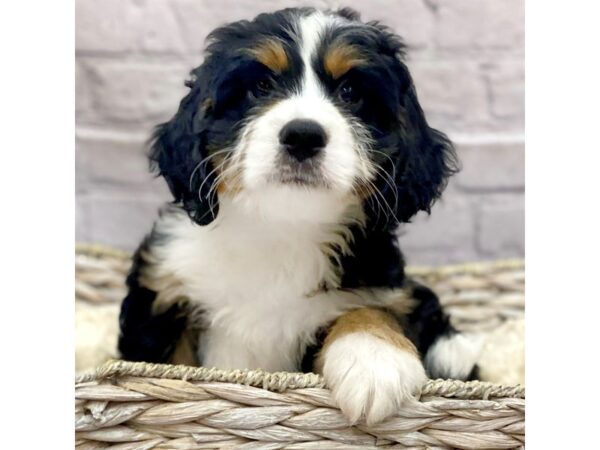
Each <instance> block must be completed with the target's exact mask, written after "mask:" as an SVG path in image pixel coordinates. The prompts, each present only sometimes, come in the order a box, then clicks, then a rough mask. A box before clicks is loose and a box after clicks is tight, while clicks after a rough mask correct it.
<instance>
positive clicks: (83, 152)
mask: <svg viewBox="0 0 600 450" xmlns="http://www.w3.org/2000/svg"><path fill="white" fill-rule="evenodd" d="M146 154H147V145H146V141H144V140H138V139H133V138H132V139H112V140H111V139H97V140H94V139H89V138H87V139H82V138H79V139H77V140H76V155H77V157H76V160H80V161H82V164H81V166H83V167H80V168H79V170H78V171H80V172H83V174H84V175H85V180H86V183H87V188H86V191H88V192H92V193H98V192H102V193H103V194H104V195H107V194H111V195H116V196H129V197H131V196H133V195H137V194H141V195H145V196H150V195H152V196H156V197H157V198H162V199H164V200H168V199H169V194H168V189H167V186H166V183H165V181H164V180H163V179H162V178H156V177H155V176H154V175H153V174H151V173H150V171H149V168H148V158H147V156H146Z"/></svg>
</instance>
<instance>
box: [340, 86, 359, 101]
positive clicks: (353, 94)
mask: <svg viewBox="0 0 600 450" xmlns="http://www.w3.org/2000/svg"><path fill="white" fill-rule="evenodd" d="M338 97H339V98H340V100H341V101H343V102H344V103H348V104H350V105H355V104H357V103H359V102H360V101H361V99H362V98H361V95H360V92H359V91H358V89H357V88H356V87H354V86H353V85H352V84H350V83H344V84H343V85H341V86H340V88H339V89H338Z"/></svg>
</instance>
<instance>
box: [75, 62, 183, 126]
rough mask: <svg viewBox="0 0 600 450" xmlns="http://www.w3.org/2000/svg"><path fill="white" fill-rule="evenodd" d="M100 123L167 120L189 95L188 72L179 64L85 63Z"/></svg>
mask: <svg viewBox="0 0 600 450" xmlns="http://www.w3.org/2000/svg"><path fill="white" fill-rule="evenodd" d="M86 66H87V68H88V70H89V71H90V76H89V78H90V82H91V83H92V86H91V89H92V95H93V98H94V105H95V108H96V113H97V118H96V120H97V121H98V122H99V123H106V122H116V123H118V125H119V126H123V125H124V124H128V123H129V124H131V123H140V122H143V123H145V124H154V123H158V122H160V121H164V120H167V119H168V118H170V117H171V116H172V115H173V114H174V113H175V111H177V107H178V105H179V101H180V100H181V98H182V97H183V95H185V93H186V92H187V91H188V90H187V88H185V87H184V84H183V83H184V81H185V80H186V79H187V78H188V73H189V70H190V68H189V67H185V66H184V65H183V64H179V63H177V64H176V63H169V62H165V63H162V64H158V63H148V62H144V63H141V62H131V61H107V60H97V59H94V60H91V61H86Z"/></svg>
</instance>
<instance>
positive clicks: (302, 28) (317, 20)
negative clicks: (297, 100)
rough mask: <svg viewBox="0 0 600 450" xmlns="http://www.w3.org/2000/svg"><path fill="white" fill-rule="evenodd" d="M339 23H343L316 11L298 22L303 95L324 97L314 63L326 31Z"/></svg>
mask: <svg viewBox="0 0 600 450" xmlns="http://www.w3.org/2000/svg"><path fill="white" fill-rule="evenodd" d="M338 22H341V20H338V19H336V18H335V17H334V16H329V15H326V14H323V13H322V12H321V11H315V12H314V13H312V14H311V15H309V16H305V17H302V18H300V20H299V22H298V46H299V48H300V56H301V57H302V62H303V63H304V73H303V75H302V77H303V78H302V85H301V86H302V87H301V93H300V94H301V95H315V96H323V95H324V93H323V90H322V87H321V83H320V82H319V79H318V77H317V74H316V73H315V70H314V67H313V64H312V63H313V61H314V58H315V55H316V54H317V51H318V49H319V44H320V43H321V41H322V40H323V36H324V35H325V31H326V30H327V29H328V28H330V27H331V26H332V25H335V24H336V23H338Z"/></svg>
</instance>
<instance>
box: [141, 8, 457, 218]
mask: <svg viewBox="0 0 600 450" xmlns="http://www.w3.org/2000/svg"><path fill="white" fill-rule="evenodd" d="M402 58H403V45H402V43H401V40H400V38H399V37H398V36H396V35H394V34H393V33H391V32H390V31H389V29H387V28H385V27H383V26H381V25H379V24H378V23H366V24H365V23H362V22H360V21H359V19H358V15H357V14H356V13H354V12H353V11H351V10H347V9H345V10H341V11H338V12H328V13H322V12H319V11H315V10H313V9H308V8H306V9H287V10H282V11H279V12H275V13H272V14H261V15H259V16H258V17H256V18H255V19H254V20H253V21H251V22H248V21H241V22H236V23H233V24H230V25H227V26H224V27H222V28H218V29H217V30H215V31H213V33H212V34H211V35H210V37H209V44H208V46H207V49H206V56H205V60H204V63H203V64H202V65H201V66H200V67H198V68H197V69H195V70H193V71H192V79H191V80H190V81H189V82H188V83H187V85H188V87H189V88H190V92H189V93H188V94H187V95H186V97H185V98H184V99H183V100H182V101H181V104H180V107H179V110H178V112H177V113H176V114H175V116H174V117H173V119H171V120H170V121H169V122H167V123H165V124H162V125H160V126H159V127H158V128H157V130H156V133H155V136H154V141H153V147H152V152H151V155H150V157H151V161H152V162H153V163H154V164H155V167H157V169H158V171H159V172H160V174H162V175H163V176H164V177H165V178H166V180H167V182H168V184H169V187H170V189H171V191H172V193H173V195H174V196H175V200H176V201H178V202H180V203H181V204H182V205H183V207H184V208H185V209H186V210H187V211H188V213H189V214H190V216H191V217H192V219H193V220H194V221H196V222H197V223H198V224H201V225H205V224H208V223H210V222H211V221H212V220H214V219H215V217H216V216H217V213H218V211H219V198H221V199H224V198H225V197H227V198H228V199H233V200H234V201H238V202H239V204H240V205H241V207H244V208H249V209H251V210H253V211H258V212H260V213H261V214H263V215H264V216H266V217H269V218H273V219H276V220H289V219H292V220H310V221H327V220H333V219H334V217H335V216H336V215H339V213H340V212H341V211H342V210H343V209H344V208H345V207H347V206H348V205H349V204H350V203H352V202H355V203H356V202H360V203H361V204H362V205H363V208H364V211H365V212H366V215H367V217H368V219H369V221H370V223H371V225H372V226H374V227H384V228H391V227H395V226H396V225H397V224H398V222H406V221H408V220H409V219H410V218H411V217H412V216H413V215H414V214H416V213H417V212H418V211H420V210H425V211H429V208H430V207H431V205H432V203H433V202H434V201H435V199H436V198H437V197H438V196H439V195H440V193H441V191H442V190H443V188H444V186H445V182H446V179H447V177H448V176H449V175H450V174H451V173H452V172H453V171H454V170H455V156H454V150H453V148H452V145H451V144H450V142H449V141H448V139H447V138H446V137H445V136H444V135H443V134H442V133H440V132H439V131H436V130H434V129H432V128H431V127H429V125H428V124H427V122H426V120H425V117H424V115H423V111H422V109H421V107H420V105H419V103H418V100H417V95H416V92H415V87H414V85H413V82H412V80H411V77H410V74H409V72H408V69H407V67H406V65H405V64H404V63H403V61H402Z"/></svg>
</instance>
